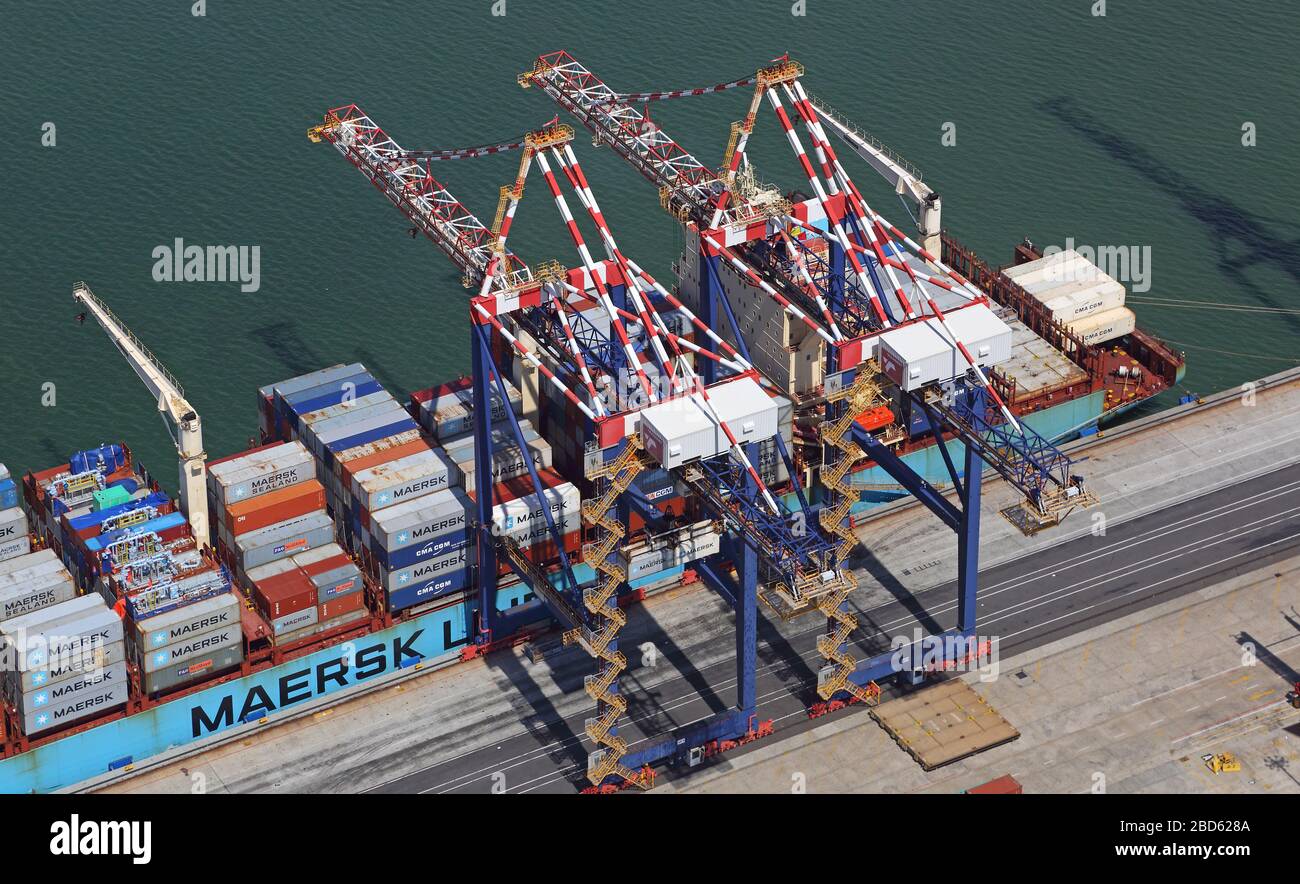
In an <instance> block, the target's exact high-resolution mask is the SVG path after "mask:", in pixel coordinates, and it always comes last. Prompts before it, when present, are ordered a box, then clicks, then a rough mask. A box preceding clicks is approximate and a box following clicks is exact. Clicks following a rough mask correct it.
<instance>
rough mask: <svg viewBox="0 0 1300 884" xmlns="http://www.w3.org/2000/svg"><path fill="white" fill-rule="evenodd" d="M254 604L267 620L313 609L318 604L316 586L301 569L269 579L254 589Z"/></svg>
mask: <svg viewBox="0 0 1300 884" xmlns="http://www.w3.org/2000/svg"><path fill="white" fill-rule="evenodd" d="M253 604H254V605H255V606H256V607H257V609H258V610H259V611H261V612H262V616H264V617H265V618H266V619H267V620H272V621H273V620H278V619H280V618H281V617H285V616H286V615H289V614H292V613H294V612H295V611H301V610H302V609H304V608H312V607H315V606H316V604H317V601H316V586H315V584H313V583H312V582H311V578H309V577H308V576H307V575H306V574H304V573H303V572H302V570H301V569H297V568H295V569H294V570H292V571H286V572H285V573H283V574H277V575H275V576H274V577H268V578H266V579H265V580H263V581H262V582H260V583H258V584H256V585H255V586H254V587H253Z"/></svg>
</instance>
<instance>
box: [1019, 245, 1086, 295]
mask: <svg viewBox="0 0 1300 884" xmlns="http://www.w3.org/2000/svg"><path fill="white" fill-rule="evenodd" d="M1095 272H1097V268H1096V267H1095V266H1094V265H1093V263H1092V262H1091V261H1089V260H1088V259H1087V258H1085V257H1083V256H1082V255H1080V254H1079V253H1078V252H1076V251H1075V250H1074V249H1066V250H1065V251H1063V252H1057V253H1055V254H1052V255H1044V256H1043V257H1041V258H1039V259H1037V260H1036V261H1028V262H1026V263H1024V264H1017V265H1016V266H1015V267H1008V268H1006V269H1005V270H1003V271H1002V275H1003V276H1005V277H1007V278H1008V279H1010V280H1012V281H1014V282H1015V283H1016V284H1017V285H1019V286H1020V287H1021V288H1025V289H1027V288H1028V287H1030V286H1035V287H1037V286H1041V285H1043V284H1047V285H1053V284H1057V285H1059V284H1060V283H1064V282H1074V281H1077V280H1080V279H1088V278H1094V277H1092V276H1091V274H1093V273H1095Z"/></svg>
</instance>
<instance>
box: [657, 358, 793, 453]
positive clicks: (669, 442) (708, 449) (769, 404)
mask: <svg viewBox="0 0 1300 884" xmlns="http://www.w3.org/2000/svg"><path fill="white" fill-rule="evenodd" d="M708 392H709V400H708V404H707V405H706V403H705V401H704V398H703V397H702V396H701V395H700V394H699V393H692V394H691V395H690V396H683V397H681V398H678V399H673V400H671V401H668V402H661V403H659V404H658V405H652V406H650V407H649V408H647V409H645V410H644V411H642V412H641V413H640V426H641V438H642V439H643V440H644V442H645V449H646V452H647V453H649V454H650V456H651V457H654V458H655V459H656V460H658V461H659V462H660V463H661V464H663V466H664V467H666V468H668V469H671V468H673V467H678V466H681V465H682V464H684V463H689V462H690V461H693V460H698V459H701V458H709V457H713V456H715V455H717V454H720V453H722V452H724V451H727V450H729V448H730V445H731V443H730V441H729V440H728V438H727V435H726V433H725V432H724V431H723V429H722V427H721V426H720V425H719V423H718V421H717V420H715V419H714V415H716V417H717V418H718V420H720V421H722V422H723V423H726V425H727V427H728V429H730V430H731V434H732V435H733V436H734V437H735V439H736V441H737V442H738V443H740V444H741V445H744V444H746V443H749V442H758V441H760V440H763V439H769V438H771V437H772V436H775V435H776V434H777V430H778V423H777V413H778V408H777V403H776V402H774V401H773V400H772V398H771V397H770V396H768V395H767V394H766V393H764V392H763V389H762V388H761V387H760V386H759V385H758V383H757V382H756V381H754V380H753V379H752V378H749V377H742V378H738V379H736V380H734V381H729V382H726V383H723V384H719V385H717V386H714V387H711V388H709V391H708ZM709 406H712V407H711V408H710V407H709Z"/></svg>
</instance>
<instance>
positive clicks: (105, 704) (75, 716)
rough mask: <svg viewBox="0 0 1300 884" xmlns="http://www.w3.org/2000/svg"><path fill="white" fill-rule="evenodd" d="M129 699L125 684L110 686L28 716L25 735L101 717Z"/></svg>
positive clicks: (25, 720)
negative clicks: (92, 716)
mask: <svg viewBox="0 0 1300 884" xmlns="http://www.w3.org/2000/svg"><path fill="white" fill-rule="evenodd" d="M128 699H129V697H128V692H127V686H126V684H125V683H119V684H114V685H109V686H108V687H105V688H102V689H100V690H97V691H95V692H94V693H92V694H90V695H89V696H84V697H78V698H76V699H74V700H72V701H70V702H68V703H60V704H55V705H51V706H46V707H44V708H42V709H40V710H38V711H35V712H33V713H31V714H30V715H28V716H26V718H24V720H23V724H24V727H23V733H25V734H27V736H29V737H31V736H35V735H36V734H39V733H42V732H43V731H48V730H51V729H52V728H56V727H60V726H62V725H66V724H72V723H73V722H76V721H80V720H82V719H83V718H86V717H88V716H91V715H100V714H102V713H104V712H106V711H107V710H109V709H113V708H115V707H117V706H122V705H124V704H125V703H126V701H127V700H128Z"/></svg>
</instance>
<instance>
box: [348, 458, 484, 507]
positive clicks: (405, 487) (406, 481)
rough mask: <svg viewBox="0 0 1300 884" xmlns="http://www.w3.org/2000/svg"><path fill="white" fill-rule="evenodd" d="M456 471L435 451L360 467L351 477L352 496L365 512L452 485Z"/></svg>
mask: <svg viewBox="0 0 1300 884" xmlns="http://www.w3.org/2000/svg"><path fill="white" fill-rule="evenodd" d="M459 480H460V471H459V470H458V469H456V465H455V464H454V463H452V462H450V461H449V460H447V458H446V457H444V456H443V455H442V454H439V453H438V452H437V451H434V450H430V451H422V452H420V453H419V454H412V455H410V456H408V457H403V458H399V459H397V460H393V461H389V462H388V463H385V464H379V465H378V466H374V467H371V468H369V469H366V470H362V471H361V472H359V473H357V474H356V475H355V476H354V477H353V478H352V489H351V490H352V497H353V499H354V500H356V501H357V503H358V504H359V505H360V506H361V508H362V509H364V510H366V511H367V512H371V513H373V512H375V511H376V510H381V509H383V508H385V507H389V506H393V505H394V504H399V503H405V502H406V501H407V500H411V499H414V498H417V497H422V496H424V495H426V494H431V493H433V492H434V491H440V490H442V489H444V488H448V487H450V486H451V485H454V484H456V483H457V482H458V481H459Z"/></svg>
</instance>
